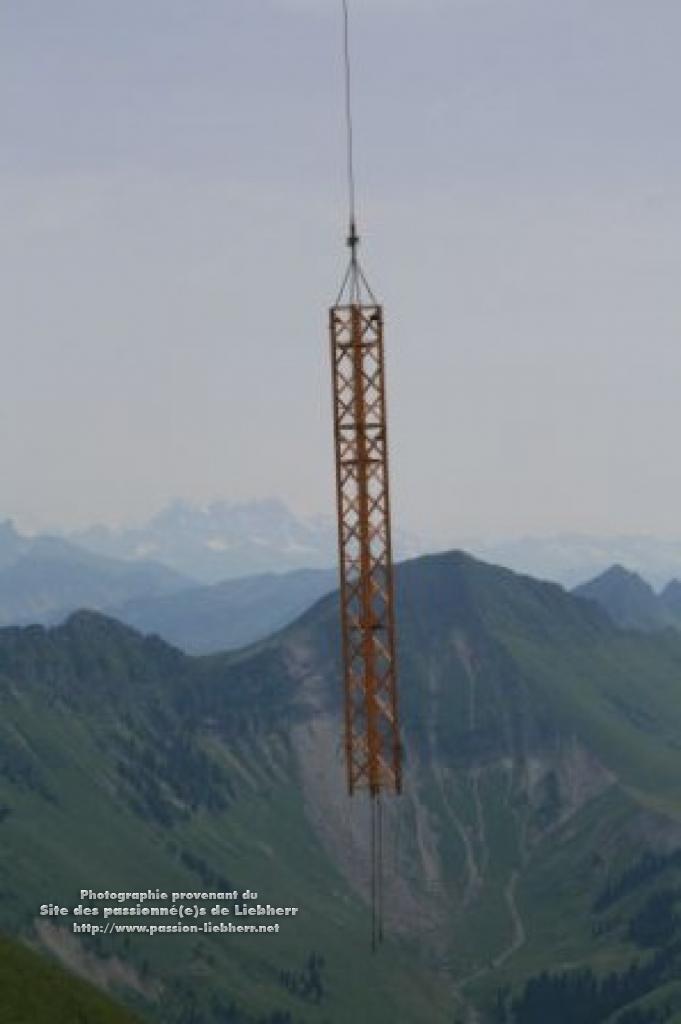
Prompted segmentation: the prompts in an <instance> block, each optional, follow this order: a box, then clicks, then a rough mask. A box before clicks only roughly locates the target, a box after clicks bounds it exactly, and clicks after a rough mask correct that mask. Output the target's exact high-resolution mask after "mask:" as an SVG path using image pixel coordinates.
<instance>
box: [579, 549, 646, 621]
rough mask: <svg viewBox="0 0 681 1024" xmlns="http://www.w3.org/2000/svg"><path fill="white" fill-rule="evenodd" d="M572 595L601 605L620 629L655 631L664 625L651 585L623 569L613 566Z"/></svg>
mask: <svg viewBox="0 0 681 1024" xmlns="http://www.w3.org/2000/svg"><path fill="white" fill-rule="evenodd" d="M573 594H575V595H576V596H577V597H582V598H588V599H589V600H591V601H595V602H596V603H597V604H600V605H601V607H602V608H604V609H605V611H606V612H607V613H608V615H609V616H610V618H611V619H612V620H613V621H614V622H615V623H616V624H617V625H619V626H623V627H625V628H635V629H654V628H658V627H660V626H662V625H664V622H663V614H662V608H661V606H660V602H659V599H658V596H657V594H656V593H655V591H654V590H653V588H652V587H651V585H650V584H649V583H648V582H647V581H646V580H644V579H643V577H642V576H640V575H639V574H638V573H636V572H632V571H631V569H627V568H626V567H625V566H623V565H619V564H615V565H611V566H610V568H609V569H606V570H605V572H602V573H601V574H600V575H599V576H596V577H595V578H594V579H592V580H589V581H588V582H587V583H582V584H581V586H579V587H575V589H574V590H573Z"/></svg>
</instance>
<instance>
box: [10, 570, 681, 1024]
mask: <svg viewBox="0 0 681 1024" xmlns="http://www.w3.org/2000/svg"><path fill="white" fill-rule="evenodd" d="M398 611H399V624H400V680H401V703H402V719H403V723H404V740H405V755H406V765H405V771H406V776H405V777H406V787H405V793H404V795H403V797H402V798H400V799H399V800H397V801H387V802H386V805H385V862H386V863H385V893H386V906H385V911H386V915H385V916H386V932H387V940H386V943H385V944H384V947H383V948H382V949H381V951H380V953H379V955H377V956H376V957H371V956H370V955H368V900H369V874H368V862H369V850H368V835H369V831H368V815H367V807H366V802H365V801H363V800H362V799H361V798H358V799H354V800H352V801H350V800H349V799H348V798H347V796H346V795H345V793H344V791H343V785H344V782H343V771H342V760H341V753H342V751H341V744H340V720H341V704H340V692H341V686H340V660H339V652H338V606H337V598H336V597H335V596H334V595H332V596H330V597H328V598H325V599H323V600H322V601H321V602H319V603H318V604H317V605H316V606H315V607H314V608H312V609H310V611H309V612H307V613H306V614H305V615H304V616H303V617H302V618H301V619H300V620H298V621H297V622H296V623H294V624H293V625H292V626H290V627H289V628H288V629H286V630H285V631H284V632H283V633H281V634H279V635H278V636H276V637H274V638H272V639H271V640H268V641H265V642H262V643H260V644H258V645H256V646H254V647H252V648H249V649H246V650H244V651H240V652H236V653H234V654H229V655H215V656H211V657H204V658H189V657H186V656H184V655H182V654H181V653H180V652H178V651H176V650H174V649H172V648H170V647H168V646H166V645H165V644H164V643H163V642H162V641H160V640H158V639H155V638H142V637H140V636H139V635H137V634H136V633H134V632H133V631H132V630H130V629H128V628H126V627H124V626H121V625H119V624H117V623H115V622H112V621H110V620H107V619H105V618H103V617H101V616H98V615H92V614H80V615H78V616H75V617H73V618H72V619H71V620H70V621H69V622H68V623H67V624H66V625H64V626H63V627H60V628H59V629H55V630H44V629H42V628H39V627H35V628H31V629H26V630H18V629H15V630H5V631H2V632H0V843H1V844H2V850H3V851H4V854H3V856H2V858H0V892H1V893H2V903H0V925H2V926H3V927H4V928H5V930H11V931H13V932H15V933H26V934H32V935H34V936H37V937H38V938H39V940H40V941H41V942H42V943H43V944H44V945H45V946H47V947H48V948H49V949H51V950H52V951H53V952H54V953H55V954H56V955H58V956H61V957H62V959H63V960H64V961H65V962H67V963H69V965H70V966H71V967H72V968H74V969H78V970H80V971H81V972H82V973H85V974H88V973H91V972H93V971H96V972H97V977H98V979H99V983H100V984H101V985H102V986H103V987H107V986H108V985H110V984H111V985H114V981H113V979H118V981H117V982H116V983H115V984H116V986H119V987H120V979H121V977H124V978H125V982H124V986H125V991H126V998H128V999H129V1001H130V1002H131V1005H134V1006H140V1007H141V1008H142V1009H143V1011H144V1013H145V1014H146V1015H147V1017H148V1019H149V1020H157V1021H163V1022H164V1024H174V1022H183V1024H187V1022H189V1021H192V1022H204V1024H220V1022H222V1021H243V1022H248V1024H252V1022H254V1021H270V1022H271V1024H274V1022H275V1021H286V1020H291V1021H296V1022H306V1021H309V1022H313V1021H314V1022H319V1024H327V1022H332V1024H344V1022H346V1021H349V1020H354V1019H359V1020H371V1021H372V1022H373V1021H376V1022H379V1024H380V1022H382V1021H386V1022H387V1021H393V1020H399V1021H400V1022H401V1024H402V1022H403V1024H410V1022H412V1021H413V1022H415V1024H416V1022H421V1021H425V1020H427V1021H429V1022H430V1021H432V1022H434V1024H438V1022H443V1024H445V1022H446V1024H451V1022H452V1021H453V1020H461V1021H466V1022H467V1024H473V1022H475V1021H478V1022H479V1024H483V1022H484V1024H487V1022H493V1021H504V1020H505V1021H508V1022H509V1024H534V1021H535V1020H536V1019H537V1017H536V1015H535V1016H534V1017H533V1016H532V1013H533V1012H534V1011H535V1010H537V1000H539V1004H538V1005H539V1009H538V1011H537V1012H539V1013H544V1018H543V1019H544V1020H548V1019H551V1018H550V1016H548V1017H547V1016H546V1007H547V1006H548V1005H551V999H552V998H553V995H554V994H555V992H554V990H555V988H556V987H557V988H558V989H560V990H561V991H563V993H565V991H568V990H569V991H570V992H573V989H574V993H573V995H574V1000H578V999H579V998H582V994H580V993H581V990H580V989H579V986H578V985H577V983H576V982H573V981H572V980H568V981H564V980H561V979H562V978H563V974H565V973H567V974H568V976H569V979H572V973H571V972H574V971H575V970H580V969H581V970H583V971H587V972H589V973H588V974H587V983H586V984H587V987H588V985H589V984H590V985H591V988H592V989H593V986H594V984H596V987H597V985H599V984H601V982H600V981H597V983H596V982H593V979H601V978H603V977H606V976H607V975H609V974H614V975H615V976H619V974H622V975H623V976H627V971H630V969H631V965H632V964H633V963H634V962H635V961H639V962H640V963H647V964H648V965H649V970H647V973H642V974H637V975H635V976H634V981H633V982H631V983H630V984H629V986H628V988H627V987H625V986H623V985H620V986H619V988H617V986H615V988H616V991H617V992H619V994H620V995H619V996H618V998H620V996H621V998H622V999H624V1000H625V1001H624V1002H622V1003H620V1004H618V1003H617V1001H616V1000H615V1001H614V1002H613V999H614V997H613V996H612V990H611V988H606V989H605V990H604V992H603V993H601V996H599V999H600V1003H598V1007H597V1010H598V1013H599V1014H600V1016H593V1014H592V1016H591V1017H587V1018H584V1024H589V1021H593V1024H599V1022H600V1021H603V1022H604V1021H605V1020H606V1017H605V1016H603V1014H605V1013H606V1012H607V1014H608V1017H607V1019H608V1020H609V1019H610V1017H612V1016H613V1014H619V1013H620V1011H622V1012H623V1011H624V1010H626V1008H627V1007H629V1006H631V1007H634V1004H635V1003H636V1002H637V1001H640V1000H645V999H647V1000H648V1001H649V1003H650V1002H651V1001H654V1000H655V999H657V997H658V995H659V996H660V999H662V997H663V995H664V994H665V993H667V992H668V990H669V985H671V984H672V983H673V981H674V979H675V977H676V976H678V971H679V965H680V963H681V959H680V958H679V954H678V952H677V947H678V945H679V942H680V941H681V930H680V929H679V928H678V927H677V924H678V922H677V921H676V918H675V917H674V915H673V914H672V915H671V919H670V920H669V921H668V922H667V927H666V930H665V929H658V930H657V931H656V930H655V928H653V929H652V931H651V929H650V927H649V924H647V922H648V918H649V917H650V914H651V912H650V910H649V909H648V908H649V904H650V901H651V900H652V901H654V900H655V898H656V894H657V896H658V898H659V893H660V892H665V891H666V892H670V891H671V892H673V891H675V890H676V888H679V889H681V857H679V856H677V855H676V853H675V851H677V850H678V849H679V847H680V846H681V637H679V636H677V635H676V634H675V633H672V632H671V631H670V632H669V633H664V634H661V635H656V636H652V635H646V634H641V633H634V632H626V631H621V630H618V629H617V628H616V627H615V626H614V625H613V624H612V623H611V622H610V620H609V619H608V617H607V616H606V615H605V614H604V613H603V612H601V611H600V610H599V609H598V608H597V607H595V606H593V605H592V604H590V603H589V602H585V601H582V600H578V599H577V598H575V597H572V596H571V595H569V594H567V593H565V592H564V591H563V590H561V588H559V587H557V586H553V585H551V584H546V583H540V582H538V581H535V580H532V579H530V578H528V577H521V576H516V575H514V574H513V573H511V572H507V571H504V570H500V569H497V568H495V567H492V566H487V565H484V564H482V563H479V562H476V561H474V560H473V559H470V558H468V557H466V556H464V555H461V554H458V553H452V554H448V555H441V556H432V557H429V558H425V559H419V560H417V561H414V562H410V563H406V564H404V565H402V566H400V568H399V572H398ZM156 886H160V887H161V888H164V889H167V890H174V889H178V890H182V889H194V888H199V889H206V888H208V889H215V890H218V889H223V890H227V889H236V888H238V889H240V890H241V889H244V888H246V887H250V888H251V889H257V890H258V892H259V893H260V897H261V899H264V900H266V901H268V902H270V903H278V904H282V905H293V906H298V907H300V912H299V915H298V917H297V918H296V919H295V922H291V924H290V926H287V927H286V928H284V927H282V931H281V935H278V936H276V937H272V939H270V937H269V936H268V937H263V936H254V937H252V938H253V941H250V939H251V937H250V936H248V937H247V936H241V937H238V936H229V937H225V936H222V935H209V936H184V935H182V936H170V935H169V936H164V937H163V938H161V937H160V936H157V937H156V938H155V939H151V938H150V937H148V936H146V937H145V936H138V935H126V936H123V937H121V936H97V937H96V938H95V939H92V938H91V937H90V936H87V935H82V934H81V935H74V934H72V933H71V932H70V931H69V927H70V922H66V923H65V922H62V921H59V920H58V919H56V920H51V921H46V920H45V919H44V918H40V916H39V912H38V909H39V907H40V905H41V904H43V903H45V902H46V901H48V900H51V901H54V902H60V901H61V902H64V903H70V904H72V903H73V902H75V901H76V900H77V895H78V893H79V890H80V889H81V888H83V887H88V888H92V889H100V888H101V889H111V888H112V887H115V888H117V889H133V890H137V889H140V888H142V889H146V888H147V887H151V888H155V887H156ZM653 916H654V915H653ZM646 929H647V930H646ZM227 939H228V941H227ZM121 965H124V967H125V973H124V974H123V975H122V974H121ZM542 972H548V976H549V980H548V981H547V982H545V983H543V984H542V985H541V986H539V989H538V990H537V988H536V983H535V982H533V981H532V979H533V978H537V977H539V976H540V975H541V974H542ZM348 977H351V978H352V980H353V984H352V986H349V985H348V984H347V978H348ZM589 978H591V981H589V980H588V979H589ZM592 982H593V984H592ZM533 984H534V985H535V987H534V988H533V987H532V985H533ZM528 985H529V986H530V988H529V995H528V989H527V986H528ZM561 986H562V988H561ZM570 986H572V988H570ZM537 991H538V992H539V995H538V996H537ZM594 998H595V997H594ZM542 999H543V1000H544V1002H543V1003H542V1001H541V1000H542ZM564 1003H565V1005H566V1006H567V1007H568V1008H569V1009H570V1008H574V1005H576V1003H573V1004H570V1003H569V1001H568V1000H567V999H564ZM671 1005H672V1002H671V1001H670V1006H671ZM595 1006H596V1002H594V1004H593V1007H595ZM593 1007H592V1009H593ZM665 1007H666V1004H665V1006H662V1005H660V1006H653V1005H652V1003H651V1008H650V1012H655V1013H658V1010H660V1011H662V1010H664V1009H665ZM595 1012H596V1010H595V1009H594V1013H595ZM646 1012H648V1008H647V1007H646ZM287 1014H288V1015H289V1016H288V1018H287V1017H286V1015H287ZM277 1015H278V1016H277ZM573 1019H574V1020H578V1019H579V1020H580V1024H582V1018H580V1017H577V1016H575V1017H573ZM616 1019H617V1018H616V1017H614V1018H613V1020H616ZM660 1019H664V1018H660ZM651 1020H652V1018H651ZM617 1024H630V1022H626V1021H625V1022H622V1021H619V1020H618V1021H617ZM636 1024H638V1022H636ZM644 1024H649V1021H648V1020H645V1019H644Z"/></svg>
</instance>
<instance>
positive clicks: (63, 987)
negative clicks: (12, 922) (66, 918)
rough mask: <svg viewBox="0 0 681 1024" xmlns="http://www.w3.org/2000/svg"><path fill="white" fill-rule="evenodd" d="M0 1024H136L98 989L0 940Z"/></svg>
mask: <svg viewBox="0 0 681 1024" xmlns="http://www.w3.org/2000/svg"><path fill="white" fill-rule="evenodd" d="M0 1020H2V1021H3V1024H74V1022H78V1021H83V1022H85V1021H86V1022H87V1024H135V1022H137V1024H139V1020H140V1018H139V1017H137V1016H134V1017H133V1015H132V1014H131V1013H130V1012H129V1011H127V1010H125V1009H123V1008H121V1007H119V1006H116V1005H115V1004H114V1003H113V1002H112V1001H111V1000H110V999H108V998H106V997H105V996H103V995H102V994H101V992H98V991H97V989H95V988H93V987H92V986H91V985H88V984H87V983H85V982H83V981H79V980H78V979H77V978H74V977H73V976H72V975H70V974H67V973H66V972H65V971H64V970H62V969H61V968H58V967H57V966H55V965H54V964H51V963H49V962H48V961H46V960H45V959H44V958H43V957H41V956H38V955H37V954H36V953H34V952H32V951H31V950H29V949H26V948H25V947H24V946H21V945H19V944H18V943H16V942H11V941H10V940H8V939H5V938H2V937H0Z"/></svg>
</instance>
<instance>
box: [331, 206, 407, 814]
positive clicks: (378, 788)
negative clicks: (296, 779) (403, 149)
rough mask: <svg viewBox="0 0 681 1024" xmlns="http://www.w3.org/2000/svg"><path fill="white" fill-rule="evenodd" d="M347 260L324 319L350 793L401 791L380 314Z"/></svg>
mask: <svg viewBox="0 0 681 1024" xmlns="http://www.w3.org/2000/svg"><path fill="white" fill-rule="evenodd" d="M348 244H349V245H350V247H351V251H352V256H351V261H350V266H349V268H348V272H347V274H346V277H345V280H344V282H343V286H342V288H341V294H340V295H339V297H338V300H337V302H336V305H335V306H333V308H332V309H331V310H330V331H331V366H332V374H333V399H334V435H335V448H336V492H337V503H338V539H339V560H340V581H341V622H342V634H343V635H342V640H343V661H344V681H345V752H346V768H347V783H348V791H349V792H350V793H351V794H352V793H354V792H355V790H357V789H366V790H368V791H369V793H370V794H371V796H373V797H376V796H379V795H380V794H381V793H382V792H392V793H399V792H400V791H401V788H402V774H401V747H400V738H399V723H398V707H397V680H396V664H395V612H394V596H393V566H392V550H391V537H390V494H389V482H388V449H387V429H386V401H385V373H384V353H383V310H382V308H381V306H380V305H378V303H377V302H376V300H375V298H374V296H373V294H372V293H371V289H370V288H369V286H368V284H367V283H366V278H365V277H364V274H363V272H362V270H361V268H360V266H359V263H358V261H357V244H358V238H357V233H356V230H355V228H354V223H353V224H352V225H351V231H350V237H349V239H348Z"/></svg>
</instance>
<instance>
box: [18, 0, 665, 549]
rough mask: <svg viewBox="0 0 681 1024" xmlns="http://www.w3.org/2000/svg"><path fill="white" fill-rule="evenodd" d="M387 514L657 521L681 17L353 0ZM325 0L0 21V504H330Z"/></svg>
mask: <svg viewBox="0 0 681 1024" xmlns="http://www.w3.org/2000/svg"><path fill="white" fill-rule="evenodd" d="M353 16H354V29H353V49H354V56H355V68H356V70H355V99H356V134H357V139H356V142H357V163H358V166H357V173H358V181H359V197H360V217H361V226H362V229H363V234H364V239H365V244H364V246H363V250H362V252H363V258H364V262H365V266H366V268H367V271H368V274H369V277H370V279H371V283H372V285H373V286H374V290H375V291H377V292H378V294H379V295H380V297H381V298H382V300H383V301H384V303H385V307H386V319H387V325H388V327H387V345H388V375H389V388H390V400H389V401H390V405H389V413H390V426H391V438H390V439H391V457H392V477H393V483H394V502H393V503H394V511H395V516H396V519H398V521H399V524H400V525H403V526H405V527H410V528H416V529H419V530H421V531H422V532H425V533H431V532H433V531H437V532H439V533H443V532H444V533H446V534H448V535H450V536H452V537H456V536H465V535H471V534H481V535H502V534H503V535H509V534H514V533H525V532H532V533H547V532H553V531H561V530H567V529H570V530H579V531H593V532H629V531H632V532H635V531H643V532H651V533H660V534H674V533H681V523H680V519H681V454H680V451H679V448H680V445H679V439H680V435H681V394H680V392H681V387H680V385H681V133H680V132H679V109H678V107H679V97H680V96H681V60H679V39H680V38H681V4H679V2H678V0H441V2H438V0H411V2H410V0H354V5H353ZM340 31H341V21H340V0H219V2H218V0H199V2H197V0H59V2H58V3H55V2H54V0H0V139H1V144H0V217H1V228H2V231H1V236H0V237H1V241H0V339H1V341H0V344H1V346H2V358H1V360H0V516H2V515H3V514H12V513H13V514H17V515H19V516H21V517H23V518H24V519H28V520H30V521H32V522H34V523H36V524H38V525H42V526H45V525H62V526H75V525H79V524H84V523H86V522H91V521H93V520H103V521H108V522H112V521H121V520H137V519H140V518H143V517H145V516H146V515H148V514H150V513H152V512H154V511H155V510H156V509H157V508H158V507H159V506H160V505H162V504H163V503H164V502H165V501H166V500H167V499H168V498H170V497H171V496H174V495H182V496H185V497H189V498H197V499H200V500H208V499H212V498H216V497H225V498H231V499H242V498H250V497H257V496H263V495H269V494H277V495H280V496H282V497H283V498H285V499H286V500H287V501H289V502H290V503H291V505H292V506H293V507H294V508H296V509H297V510H299V511H301V512H317V511H322V512H324V511H326V512H333V492H332V486H333V474H332V461H331V460H332V440H331V406H330V383H329V367H328V360H327V355H328V353H327V346H328V341H327V336H326V325H327V306H328V304H329V302H330V301H331V300H332V299H333V298H334V297H335V294H336V291H337V288H338V285H339V284H340V278H341V275H342V271H343V269H344V261H345V252H344V249H343V244H342V243H343V237H344V232H345V216H346V214H345V204H346V198H345V181H344V151H343V142H344V140H343V122H342V109H343V108H342V79H341V63H340V52H339V46H340V38H341V37H340Z"/></svg>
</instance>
